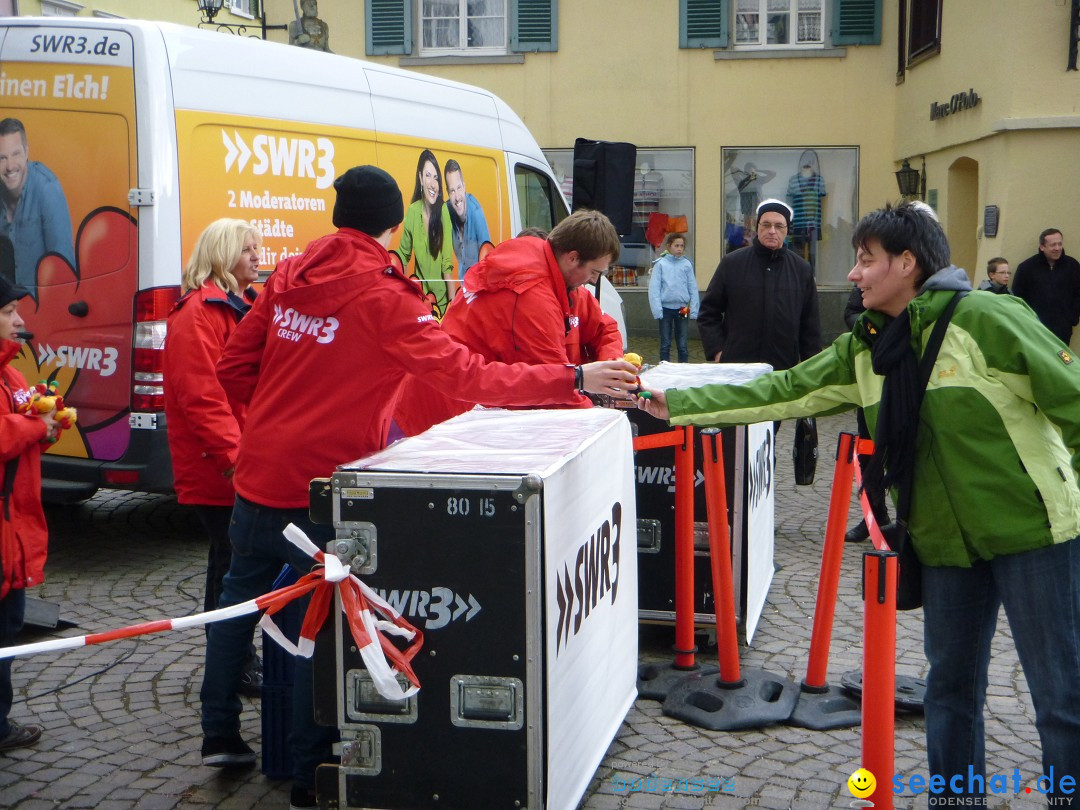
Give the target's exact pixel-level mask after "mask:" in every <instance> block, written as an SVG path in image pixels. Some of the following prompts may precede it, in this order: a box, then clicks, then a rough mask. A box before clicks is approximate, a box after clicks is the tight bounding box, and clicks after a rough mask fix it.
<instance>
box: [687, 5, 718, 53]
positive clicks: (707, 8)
mask: <svg viewBox="0 0 1080 810" xmlns="http://www.w3.org/2000/svg"><path fill="white" fill-rule="evenodd" d="M729 14H730V12H729V10H728V0H679V47H680V48H726V47H727V46H728V40H729V36H730V35H729V34H728V16H729Z"/></svg>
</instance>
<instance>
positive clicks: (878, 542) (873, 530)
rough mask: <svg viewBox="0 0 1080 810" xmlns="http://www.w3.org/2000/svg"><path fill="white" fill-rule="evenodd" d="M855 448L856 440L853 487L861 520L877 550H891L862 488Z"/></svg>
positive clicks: (853, 450) (860, 471)
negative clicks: (857, 495)
mask: <svg viewBox="0 0 1080 810" xmlns="http://www.w3.org/2000/svg"><path fill="white" fill-rule="evenodd" d="M857 450H858V442H856V443H855V444H854V445H853V446H852V453H853V455H854V461H855V465H854V466H855V487H856V491H857V492H858V493H859V505H860V506H861V507H862V513H863V520H864V521H866V528H867V529H868V530H869V531H870V542H871V543H872V544H873V545H874V548H876V549H877V550H878V551H893V549H891V548H890V547H889V544H888V542H887V541H886V540H885V535H883V534H882V533H881V527H880V526H879V525H878V522H877V518H875V517H874V510H873V508H872V507H871V506H870V499H869V498H868V497H867V496H866V492H865V491H864V490H863V485H862V468H861V466H860V465H859V455H858V453H857V452H856V451H857Z"/></svg>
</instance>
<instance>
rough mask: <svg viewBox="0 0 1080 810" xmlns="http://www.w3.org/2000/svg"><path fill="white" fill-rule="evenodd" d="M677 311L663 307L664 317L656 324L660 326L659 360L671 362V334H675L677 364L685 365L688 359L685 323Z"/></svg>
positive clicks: (685, 320) (686, 319)
mask: <svg viewBox="0 0 1080 810" xmlns="http://www.w3.org/2000/svg"><path fill="white" fill-rule="evenodd" d="M689 320H690V319H689V318H684V317H683V316H682V315H680V314H679V310H677V309H668V308H667V307H664V317H663V318H661V319H660V320H659V321H657V323H659V324H660V359H661V360H671V333H672V332H674V333H675V346H676V348H677V349H678V352H679V362H680V363H685V362H687V361H688V360H689V359H690V349H689V346H688V345H687V342H686V334H687V322H688V321H689Z"/></svg>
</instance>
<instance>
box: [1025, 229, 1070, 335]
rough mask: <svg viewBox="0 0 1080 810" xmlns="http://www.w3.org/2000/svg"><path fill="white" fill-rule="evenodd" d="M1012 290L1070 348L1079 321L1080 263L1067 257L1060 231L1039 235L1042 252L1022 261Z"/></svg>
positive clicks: (1053, 230) (1047, 231) (1055, 230)
mask: <svg viewBox="0 0 1080 810" xmlns="http://www.w3.org/2000/svg"><path fill="white" fill-rule="evenodd" d="M1012 291H1013V295H1015V296H1018V297H1019V298H1023V299H1024V300H1025V301H1027V302H1028V306H1030V307H1031V308H1032V309H1033V310H1035V314H1036V315H1038V316H1039V320H1040V321H1042V322H1043V324H1045V325H1046V328H1047V329H1049V330H1050V331H1051V332H1053V333H1054V334H1055V335H1057V336H1058V337H1059V338H1060V339H1061V342H1062V343H1064V344H1065V345H1068V343H1069V338H1071V337H1072V330H1073V327H1074V326H1076V322H1077V320H1080V262H1078V261H1077V260H1076V259H1074V258H1073V257H1072V256H1068V255H1066V254H1065V244H1064V241H1063V240H1062V236H1061V231H1059V230H1058V229H1057V228H1047V229H1046V230H1045V231H1043V232H1042V233H1041V234H1039V252H1038V253H1036V254H1035V255H1034V256H1032V257H1031V258H1030V259H1024V261H1022V262H1020V266H1019V267H1017V268H1016V276H1015V278H1013V287H1012Z"/></svg>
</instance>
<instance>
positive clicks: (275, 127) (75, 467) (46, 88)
mask: <svg viewBox="0 0 1080 810" xmlns="http://www.w3.org/2000/svg"><path fill="white" fill-rule="evenodd" d="M0 103H2V105H3V111H2V113H0V118H2V119H4V121H5V122H7V124H6V126H7V127H8V128H9V129H10V128H11V126H12V124H11V123H10V122H9V121H8V119H15V120H16V121H17V122H19V123H21V125H22V130H23V131H24V132H25V136H26V143H27V150H26V153H27V157H28V158H29V160H30V166H31V169H32V171H31V172H30V174H29V175H28V184H27V186H26V190H27V192H28V196H27V204H28V205H29V204H30V202H31V197H32V199H33V204H34V206H36V207H37V208H38V209H40V210H37V211H32V212H31V213H34V214H35V215H37V218H36V219H34V220H33V221H32V222H29V223H24V224H22V225H20V226H19V228H20V229H21V230H13V231H12V236H11V238H12V241H13V242H14V244H15V253H16V275H17V278H18V279H19V280H20V282H21V283H26V284H27V285H28V286H30V287H31V288H32V289H33V291H34V294H35V301H34V302H33V303H31V302H30V301H27V302H25V303H24V308H23V314H24V317H25V318H26V320H27V321H28V323H29V328H30V329H31V330H32V331H33V333H34V336H33V338H32V339H30V340H29V342H28V343H27V346H26V347H25V348H24V349H23V352H22V353H21V354H20V357H19V358H18V360H17V361H16V363H17V365H18V366H19V368H20V369H21V370H22V371H23V373H24V374H25V375H26V378H27V380H28V381H30V382H31V383H33V382H35V381H37V380H41V379H46V380H56V381H57V383H58V384H59V390H60V392H61V393H62V394H63V395H64V397H65V399H66V400H67V401H68V402H69V403H70V404H72V405H74V406H76V407H77V408H78V410H79V424H78V427H77V429H76V430H69V431H65V432H64V434H63V435H62V437H61V439H60V441H59V442H57V443H56V444H55V445H53V446H52V447H51V448H50V450H49V451H48V453H47V454H46V455H45V457H44V462H43V466H44V469H43V475H44V477H45V479H46V481H45V486H46V490H47V492H48V493H49V494H50V496H51V497H53V498H65V497H66V498H68V499H71V500H75V499H80V498H86V497H89V495H91V494H92V493H93V492H94V490H96V489H97V488H98V487H103V486H104V487H116V488H127V489H135V490H142V491H168V490H169V489H170V488H171V484H172V474H171V466H170V463H169V456H168V447H167V442H166V436H165V429H166V425H165V416H164V410H163V409H164V396H163V389H162V361H161V355H162V352H161V349H162V345H163V342H164V335H165V318H166V315H167V314H168V312H169V309H170V308H171V307H172V304H173V302H174V301H175V300H176V299H177V297H178V296H179V293H180V286H179V285H180V275H181V270H182V268H183V265H184V263H185V261H186V260H187V257H188V256H189V254H190V251H191V249H192V247H193V245H194V243H195V239H196V237H197V236H198V235H199V233H200V232H201V231H202V230H203V228H205V226H206V225H207V224H209V223H210V222H211V221H213V220H214V219H217V218H219V217H223V216H230V217H239V218H242V219H247V220H250V221H251V222H253V223H255V224H256V225H257V226H258V227H259V228H260V229H261V231H262V234H263V247H262V253H263V255H262V269H263V270H264V271H267V272H268V271H270V270H272V269H273V267H274V265H275V264H276V263H277V262H278V261H280V260H281V259H282V258H284V257H286V256H288V255H291V254H294V253H298V252H299V251H301V250H303V248H304V247H305V246H306V245H307V244H308V242H309V241H311V240H312V239H314V238H316V237H318V236H321V235H323V234H325V233H329V232H331V231H332V230H333V226H332V224H331V221H330V218H331V212H332V210H333V198H334V192H333V181H334V178H336V177H337V176H338V175H340V174H341V173H342V172H344V171H345V170H346V169H348V168H349V167H351V166H354V165H357V164H362V163H374V164H378V165H379V166H381V167H383V168H384V169H386V170H387V171H389V172H390V173H391V174H392V175H393V176H394V177H395V178H397V179H398V182H399V184H400V186H401V189H402V194H403V196H405V198H406V200H407V201H408V200H410V199H412V197H411V194H412V192H413V187H414V184H415V179H416V177H417V166H418V161H419V160H420V158H421V155H422V154H424V153H425V151H427V152H430V153H431V154H433V155H434V157H435V159H436V161H437V163H438V165H439V166H440V167H442V168H444V169H445V166H446V162H447V161H448V160H451V159H452V160H455V161H457V164H458V167H459V171H460V173H461V176H462V177H463V178H464V180H465V183H466V187H467V190H468V193H469V194H470V195H472V196H473V197H475V198H476V201H477V202H478V203H479V205H480V208H481V209H482V212H483V215H484V217H485V218H486V221H487V226H488V230H489V233H490V241H491V242H493V243H495V244H497V243H498V242H499V241H502V240H504V239H508V238H511V237H512V236H514V235H515V234H516V233H517V232H518V231H519V230H520V229H521V228H524V227H528V226H538V227H541V228H545V229H548V228H550V227H551V226H552V225H554V224H555V223H556V222H558V221H559V220H560V219H562V218H563V217H564V216H566V213H567V209H566V203H565V201H564V199H563V198H562V196H561V194H560V191H559V185H558V183H557V182H556V181H555V180H554V178H553V177H552V176H551V171H550V168H549V167H548V164H547V162H546V161H545V159H544V156H543V154H542V153H541V151H540V148H539V146H537V144H536V141H535V140H534V139H533V137H532V136H531V135H530V134H529V132H528V130H527V129H526V128H525V126H524V124H522V122H521V120H520V119H519V118H518V117H517V115H515V114H514V112H513V111H511V110H510V108H509V107H507V106H506V105H505V104H504V103H503V102H502V101H500V100H499V99H498V98H496V97H495V96H493V95H492V94H491V93H488V92H486V91H484V90H480V89H478V88H475V87H469V86H467V85H462V84H457V83H454V82H449V81H444V80H440V79H435V78H431V77H428V76H423V75H419V74H414V73H409V72H407V71H403V70H397V69H394V68H390V67H385V66H382V65H373V64H369V63H366V62H362V61H359V60H356V59H350V58H346V57H341V56H335V55H333V54H326V53H321V52H315V51H310V50H305V49H302V48H296V47H290V46H287V45H279V44H275V43H269V42H263V41H261V40H256V39H250V38H245V37H237V36H231V35H223V34H220V33H217V32H207V31H199V30H197V29H193V28H186V27H182V26H176V25H170V24H166V23H154V22H142V21H131V20H92V19H86V20H82V19H71V18H63V19H60V18H39V19H31V18H10V19H5V20H4V21H3V24H0ZM0 131H3V126H2V125H0ZM3 137H4V136H3V135H0V139H2V138H3ZM440 175H442V172H440ZM35 178H36V179H35ZM50 178H51V179H50ZM440 181H441V177H440ZM31 182H33V183H34V184H36V186H35V189H34V193H33V194H30V193H29V192H30V191H31V185H30V183H31ZM443 185H444V189H445V183H444V184H443ZM46 186H47V187H48V193H46V191H45V187H46ZM58 189H59V190H58ZM445 196H446V195H445V192H444V198H445ZM67 222H69V223H70V224H65V223H67ZM4 226H5V223H0V234H4V233H5V231H4ZM35 228H37V229H40V232H38V231H33V229H35ZM65 230H70V233H69V234H67V236H68V237H69V238H65ZM31 231H33V233H31ZM395 245H397V242H395ZM405 258H406V264H407V265H408V268H409V270H410V271H415V272H418V273H419V274H420V275H421V276H423V275H424V274H423V268H417V267H415V259H413V261H412V262H410V261H408V257H405ZM460 269H461V268H458V267H457V266H456V260H455V272H458V271H460ZM438 283H441V282H432V286H437V284H438ZM605 290H606V292H605V293H604V294H603V295H602V296H601V303H602V305H603V306H604V307H605V309H611V310H613V314H614V315H616V316H620V315H621V301H620V300H619V299H618V296H617V294H616V293H615V291H614V289H613V288H612V287H611V286H610V285H606V286H605ZM435 297H437V296H434V295H433V298H435ZM35 304H36V308H35ZM624 342H625V332H624ZM312 382H313V384H315V383H317V382H318V381H315V380H313V381H312Z"/></svg>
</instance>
